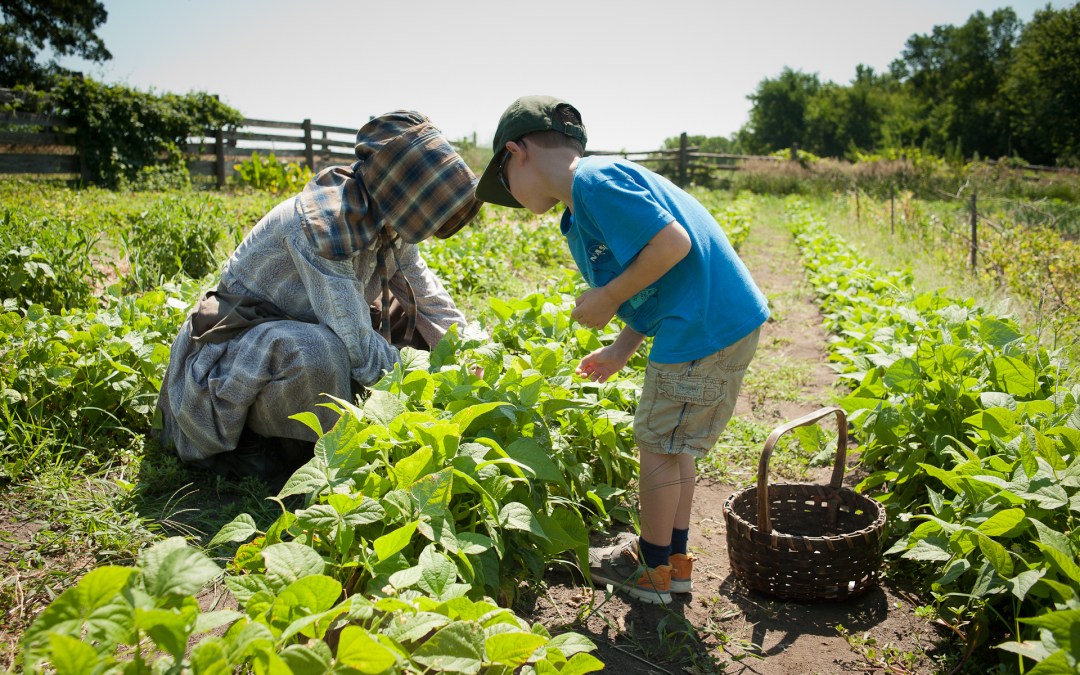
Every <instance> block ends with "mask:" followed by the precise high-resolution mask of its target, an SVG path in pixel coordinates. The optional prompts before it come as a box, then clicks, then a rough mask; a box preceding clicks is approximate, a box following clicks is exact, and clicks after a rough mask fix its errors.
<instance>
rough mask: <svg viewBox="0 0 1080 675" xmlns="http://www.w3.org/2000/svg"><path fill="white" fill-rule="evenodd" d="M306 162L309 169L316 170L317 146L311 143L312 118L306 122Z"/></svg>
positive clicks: (304, 125) (304, 124)
mask: <svg viewBox="0 0 1080 675" xmlns="http://www.w3.org/2000/svg"><path fill="white" fill-rule="evenodd" d="M303 127H304V161H305V162H306V163H307V167H308V168H309V169H311V170H312V171H314V170H315V146H314V145H312V142H311V118H310V117H309V118H308V119H306V120H304V123H303Z"/></svg>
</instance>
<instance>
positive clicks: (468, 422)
mask: <svg viewBox="0 0 1080 675" xmlns="http://www.w3.org/2000/svg"><path fill="white" fill-rule="evenodd" d="M513 407H514V406H512V405H510V404H509V403H506V402H503V401H495V402H492V403H478V404H476V405H471V406H469V407H467V408H463V409H461V410H459V411H457V413H455V414H454V417H453V418H452V419H451V421H452V422H453V423H454V424H456V425H458V428H459V429H461V435H462V436H464V435H465V433H466V432H467V431H468V430H469V427H471V426H472V424H473V422H475V421H476V420H477V419H479V418H480V416H482V415H484V414H486V413H489V412H491V411H492V410H497V409H500V408H501V409H503V410H506V411H507V412H508V413H509V411H510V410H512V409H513Z"/></svg>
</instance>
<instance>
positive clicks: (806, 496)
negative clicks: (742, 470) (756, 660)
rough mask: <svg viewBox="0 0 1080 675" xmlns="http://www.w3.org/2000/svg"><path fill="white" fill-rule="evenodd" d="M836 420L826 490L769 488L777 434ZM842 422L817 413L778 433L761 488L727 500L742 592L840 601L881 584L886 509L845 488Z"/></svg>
mask: <svg viewBox="0 0 1080 675" xmlns="http://www.w3.org/2000/svg"><path fill="white" fill-rule="evenodd" d="M829 414H836V416H837V421H838V426H839V430H840V438H839V441H838V443H837V457H836V460H837V461H836V464H835V466H834V467H833V476H832V481H830V483H829V484H828V485H805V484H793V483H778V484H775V485H769V484H768V479H767V474H768V461H769V456H770V455H771V453H772V448H773V447H774V446H775V444H776V441H777V440H779V438H780V436H781V435H783V434H784V433H786V432H787V431H790V430H791V429H793V428H795V427H798V426H804V425H807V424H813V423H815V422H816V421H818V420H819V419H821V418H822V417H825V416H826V415H829ZM846 445H847V420H846V418H845V417H844V413H843V411H842V410H841V409H840V408H835V407H830V408H822V409H821V410H818V411H816V412H814V413H810V414H809V415H806V416H804V417H800V418H799V419H797V420H794V421H792V422H789V423H788V424H786V425H784V426H782V427H779V428H777V429H776V430H775V431H773V433H772V435H771V436H770V437H769V440H768V442H766V444H765V450H764V451H763V452H762V457H761V462H760V464H759V466H758V484H757V486H756V487H749V488H746V489H744V490H740V491H738V492H736V493H735V494H733V495H731V496H730V497H728V499H727V501H726V502H724V508H723V511H724V521H725V523H726V525H727V545H728V555H729V557H730V559H731V568H732V571H733V573H734V574H735V577H736V578H737V579H739V580H740V581H742V582H743V583H744V584H745V585H746V586H747V587H749V588H750V589H752V590H756V591H759V592H762V593H767V594H769V595H772V596H775V597H778V598H781V599H785V600H843V599H845V598H850V597H853V596H855V595H859V594H860V593H863V592H865V591H867V590H869V589H870V588H873V587H874V586H876V585H877V584H878V581H879V574H880V568H881V543H882V537H883V533H884V529H885V509H884V508H882V506H881V504H879V503H878V502H876V501H874V500H872V499H869V498H868V497H865V496H863V495H860V494H858V493H857V492H855V491H854V490H851V489H850V488H846V487H842V481H843V476H844V459H845V456H846Z"/></svg>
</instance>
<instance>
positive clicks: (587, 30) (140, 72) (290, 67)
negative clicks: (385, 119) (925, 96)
mask: <svg viewBox="0 0 1080 675" xmlns="http://www.w3.org/2000/svg"><path fill="white" fill-rule="evenodd" d="M1047 4H1048V3H1047V2H1046V1H1045V0H1041V1H1038V2H1036V1H1027V0H1023V1H1014V2H984V1H980V0H902V1H901V0H896V1H886V0H814V1H807V0H786V1H781V0H737V1H729V0H697V1H693V2H692V1H688V0H650V1H648V2H646V1H643V0H612V1H609V0H577V2H572V3H571V2H567V1H564V2H551V3H524V2H517V1H515V0H501V1H499V0H460V1H458V2H445V1H443V2H440V1H438V0H412V2H407V3H406V2H392V3H388V2H371V1H369V0H352V1H338V0H335V1H320V0H308V1H307V2H300V1H299V0H216V1H213V2H212V1H210V0H170V1H169V2H161V1H154V0H105V2H104V5H105V8H106V10H107V11H108V13H109V18H108V21H107V22H106V23H105V25H104V26H103V27H102V28H100V29H99V31H98V34H99V35H100V36H101V37H102V39H103V40H104V41H105V44H106V47H107V48H108V49H109V51H111V52H112V54H113V59H112V60H111V61H109V62H106V63H105V64H104V65H100V66H99V65H95V64H84V63H79V62H76V61H70V60H69V61H65V62H64V63H65V65H67V66H69V67H74V68H78V69H81V70H82V71H83V72H84V73H85V74H87V75H89V76H91V77H94V78H95V79H99V80H102V81H105V82H109V83H122V84H126V85H128V86H132V87H135V88H138V89H140V90H144V91H145V90H154V91H158V92H165V91H168V92H175V93H180V94H183V93H188V92H192V91H207V92H211V93H215V94H218V95H219V96H220V97H221V99H222V100H223V101H224V102H226V103H228V104H229V105H231V106H233V107H234V108H236V109H238V110H239V111H240V112H241V113H242V114H244V115H246V116H247V117H252V118H259V119H272V120H283V121H300V120H302V119H304V118H311V119H312V121H313V122H315V123H318V124H330V125H337V126H344V127H354V128H355V127H359V126H360V125H361V124H363V122H365V121H367V120H368V119H369V118H370V117H371V116H372V115H378V114H381V113H384V112H387V111H390V110H394V109H398V108H408V109H413V110H418V111H420V112H422V113H424V114H426V115H428V116H429V117H430V118H431V119H432V121H433V122H434V123H435V124H436V125H437V126H439V127H440V128H441V129H442V130H443V131H444V132H445V133H446V135H447V136H449V137H451V138H453V139H458V138H462V137H465V136H470V137H471V136H472V134H473V133H476V134H477V137H478V141H479V142H480V144H481V145H489V144H490V142H491V137H492V136H493V135H494V132H495V125H496V123H497V122H498V118H499V115H500V114H501V113H502V111H503V110H504V109H505V108H506V106H508V105H509V104H510V102H511V101H513V100H514V99H515V98H517V97H518V96H522V95H525V94H551V95H554V96H559V97H562V98H565V99H567V100H569V101H570V102H572V103H573V104H574V105H575V106H577V107H578V109H579V110H580V111H581V113H582V117H583V118H584V121H585V124H586V127H587V128H588V131H589V147H590V148H592V149H596V150H619V149H625V150H632V151H633V150H648V149H653V148H656V147H659V146H660V144H661V143H662V142H663V140H664V139H665V138H667V137H671V136H677V135H678V134H679V133H680V132H682V131H686V132H688V133H690V134H705V135H708V136H727V135H729V134H731V133H732V132H734V131H736V130H737V129H738V128H739V127H741V126H742V125H743V124H744V123H745V122H746V119H747V115H748V112H749V109H750V103H749V101H748V100H747V98H746V97H747V95H748V94H750V93H751V92H753V91H754V89H755V87H756V86H757V84H758V83H759V82H760V81H761V80H762V79H764V78H766V77H775V76H776V75H777V74H778V73H779V72H780V71H781V70H782V69H783V68H784V67H785V66H788V67H791V68H793V69H796V70H801V71H803V72H807V73H817V74H818V76H819V77H820V78H821V79H822V80H823V81H833V82H839V83H847V82H849V81H850V80H851V78H852V77H854V74H855V67H856V65H858V64H860V63H863V64H866V65H869V66H871V67H873V68H874V69H875V70H877V71H882V70H885V69H886V68H887V67H888V65H889V63H890V62H891V61H893V60H894V59H896V58H897V57H898V56H899V55H900V52H901V50H902V49H903V47H904V43H905V42H906V41H907V39H908V38H909V37H910V36H912V35H913V34H916V33H929V32H930V31H931V30H932V29H933V27H934V26H935V25H942V24H953V25H959V24H962V23H964V22H965V21H967V19H968V17H970V16H971V14H973V13H974V12H975V11H978V10H982V11H983V12H984V13H986V14H989V13H991V12H992V11H993V10H995V9H998V8H1001V7H1006V6H1008V7H1012V8H1013V9H1014V10H1015V11H1016V13H1017V15H1018V16H1019V17H1020V19H1021V20H1023V21H1025V22H1026V21H1028V20H1030V19H1031V17H1032V16H1033V15H1034V13H1035V10H1036V9H1039V8H1041V7H1045V6H1046V5H1047ZM1049 4H1050V5H1052V6H1053V7H1055V8H1062V7H1069V6H1072V4H1073V2H1071V1H1070V2H1060V1H1056V2H1051V3H1049Z"/></svg>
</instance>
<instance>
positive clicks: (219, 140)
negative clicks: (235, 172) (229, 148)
mask: <svg viewBox="0 0 1080 675" xmlns="http://www.w3.org/2000/svg"><path fill="white" fill-rule="evenodd" d="M214 154H215V155H216V157H215V160H216V161H215V162H214V170H215V171H217V184H218V187H219V188H223V187H225V134H224V132H222V130H221V129H218V130H217V131H215V132H214Z"/></svg>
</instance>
